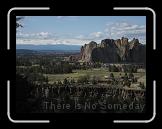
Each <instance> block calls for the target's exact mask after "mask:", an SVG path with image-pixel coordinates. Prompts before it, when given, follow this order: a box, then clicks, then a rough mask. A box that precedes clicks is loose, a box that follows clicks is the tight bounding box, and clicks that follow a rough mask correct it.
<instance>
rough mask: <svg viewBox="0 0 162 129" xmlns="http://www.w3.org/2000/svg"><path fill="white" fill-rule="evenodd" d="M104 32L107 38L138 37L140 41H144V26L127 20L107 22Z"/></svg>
mask: <svg viewBox="0 0 162 129" xmlns="http://www.w3.org/2000/svg"><path fill="white" fill-rule="evenodd" d="M105 33H106V34H107V36H108V37H109V38H114V39H116V38H121V37H123V36H124V37H127V38H131V39H132V38H138V39H139V40H140V42H141V43H146V26H145V25H137V24H130V23H128V22H117V23H109V24H107V25H106V28H105Z"/></svg>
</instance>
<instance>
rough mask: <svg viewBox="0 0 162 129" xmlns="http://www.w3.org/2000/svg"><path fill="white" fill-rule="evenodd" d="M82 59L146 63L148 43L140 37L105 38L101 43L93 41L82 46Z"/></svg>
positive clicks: (85, 60) (104, 61)
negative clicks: (143, 41)
mask: <svg viewBox="0 0 162 129" xmlns="http://www.w3.org/2000/svg"><path fill="white" fill-rule="evenodd" d="M80 56H81V60H82V61H84V62H103V63H124V62H125V63H145V61H146V45H143V44H141V43H139V40H138V39H135V38H134V39H133V40H132V41H130V42H129V41H128V38H124V37H122V38H121V39H117V40H114V39H104V40H102V41H101V43H100V44H97V43H96V42H94V41H91V42H90V43H89V44H85V45H84V46H82V47H81V55H80Z"/></svg>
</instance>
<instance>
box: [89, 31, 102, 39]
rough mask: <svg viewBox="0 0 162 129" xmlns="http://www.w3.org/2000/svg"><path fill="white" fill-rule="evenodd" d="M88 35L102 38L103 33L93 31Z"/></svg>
mask: <svg viewBox="0 0 162 129" xmlns="http://www.w3.org/2000/svg"><path fill="white" fill-rule="evenodd" d="M90 36H92V37H94V38H102V37H103V33H102V32H93V33H91V34H90Z"/></svg>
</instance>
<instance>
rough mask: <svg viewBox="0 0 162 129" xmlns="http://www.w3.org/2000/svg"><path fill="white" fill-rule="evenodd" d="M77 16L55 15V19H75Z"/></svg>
mask: <svg viewBox="0 0 162 129" xmlns="http://www.w3.org/2000/svg"><path fill="white" fill-rule="evenodd" d="M77 17H79V16H56V18H57V19H76V18H77Z"/></svg>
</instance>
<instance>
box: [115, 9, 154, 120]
mask: <svg viewBox="0 0 162 129" xmlns="http://www.w3.org/2000/svg"><path fill="white" fill-rule="evenodd" d="M113 10H144V11H146V10H148V11H151V13H152V14H153V50H156V13H155V11H154V10H153V9H152V8H150V7H114V8H113ZM155 117H156V80H153V114H152V117H151V118H150V119H149V120H114V121H113V122H114V123H150V122H152V121H153V120H154V119H155Z"/></svg>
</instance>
